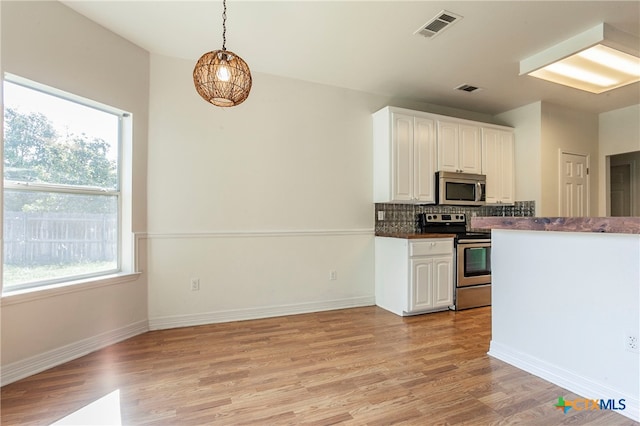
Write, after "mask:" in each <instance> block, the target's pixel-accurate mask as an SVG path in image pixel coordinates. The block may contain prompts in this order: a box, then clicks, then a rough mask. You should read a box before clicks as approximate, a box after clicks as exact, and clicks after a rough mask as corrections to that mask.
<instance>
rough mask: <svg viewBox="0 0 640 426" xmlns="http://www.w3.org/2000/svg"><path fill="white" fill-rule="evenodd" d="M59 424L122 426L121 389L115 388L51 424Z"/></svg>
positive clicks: (69, 425)
mask: <svg viewBox="0 0 640 426" xmlns="http://www.w3.org/2000/svg"><path fill="white" fill-rule="evenodd" d="M51 425H52V426H53V425H59V426H62V425H64V426H72V425H78V426H80V425H82V426H90V425H109V426H121V425H122V418H121V417H120V389H118V390H115V391H113V392H111V393H109V394H107V395H105V396H103V397H102V398H100V399H97V400H95V401H93V402H92V403H91V404H89V405H86V406H84V407H82V408H81V409H79V410H78V411H75V412H73V413H71V414H69V415H68V416H67V417H64V418H62V419H60V420H58V421H57V422H55V423H52V424H51Z"/></svg>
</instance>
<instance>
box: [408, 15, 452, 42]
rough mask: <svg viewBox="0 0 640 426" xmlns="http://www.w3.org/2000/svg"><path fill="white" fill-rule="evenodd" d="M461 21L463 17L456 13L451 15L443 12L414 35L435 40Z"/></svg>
mask: <svg viewBox="0 0 640 426" xmlns="http://www.w3.org/2000/svg"><path fill="white" fill-rule="evenodd" d="M460 19H462V16H460V15H456V14H455V13H451V12H448V11H446V10H442V11H440V13H438V14H437V15H436V16H435V17H434V18H432V19H431V20H430V21H429V22H427V23H426V24H424V25H423V26H421V27H420V28H418V29H417V30H416V31H415V32H414V34H420V35H422V36H425V37H427V38H433V37H435V36H437V35H438V34H440V33H441V32H443V31H444V30H445V29H447V28H449V27H451V26H452V25H453V24H455V23H456V22H458V21H459V20H460Z"/></svg>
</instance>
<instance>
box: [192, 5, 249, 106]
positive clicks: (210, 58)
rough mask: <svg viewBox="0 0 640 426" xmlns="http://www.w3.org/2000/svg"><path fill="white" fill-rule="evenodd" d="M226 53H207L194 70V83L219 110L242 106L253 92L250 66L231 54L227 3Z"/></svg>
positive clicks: (223, 45) (200, 93)
mask: <svg viewBox="0 0 640 426" xmlns="http://www.w3.org/2000/svg"><path fill="white" fill-rule="evenodd" d="M222 4H223V8H224V10H223V12H222V50H214V51H212V52H207V53H205V54H204V55H202V56H201V57H200V59H198V62H197V63H196V66H195V68H194V69H193V83H194V84H195V86H196V91H197V92H198V94H199V95H200V96H202V99H204V100H205V101H207V102H209V103H212V104H214V105H216V106H219V107H232V106H236V105H239V104H241V103H242V102H244V101H245V99H247V97H248V96H249V91H250V90H251V72H250V71H249V66H248V65H247V63H246V62H245V61H244V60H243V59H242V58H241V57H240V56H238V55H236V54H235V53H233V52H232V51H230V50H227V48H226V44H227V2H226V0H223V1H222Z"/></svg>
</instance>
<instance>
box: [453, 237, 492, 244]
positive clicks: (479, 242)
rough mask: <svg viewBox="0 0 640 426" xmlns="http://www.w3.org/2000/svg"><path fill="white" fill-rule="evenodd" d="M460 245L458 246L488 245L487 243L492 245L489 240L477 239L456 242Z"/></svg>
mask: <svg viewBox="0 0 640 426" xmlns="http://www.w3.org/2000/svg"><path fill="white" fill-rule="evenodd" d="M456 242H457V243H458V245H460V244H487V243H491V240H489V239H481V238H478V239H475V240H458V241H456Z"/></svg>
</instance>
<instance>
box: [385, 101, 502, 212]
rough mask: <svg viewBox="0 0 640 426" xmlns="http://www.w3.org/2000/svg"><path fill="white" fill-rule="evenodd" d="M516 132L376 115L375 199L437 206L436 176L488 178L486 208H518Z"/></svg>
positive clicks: (395, 111)
mask: <svg viewBox="0 0 640 426" xmlns="http://www.w3.org/2000/svg"><path fill="white" fill-rule="evenodd" d="M514 161H515V160H514V135H513V129H511V128H509V127H504V126H498V125H493V124H486V123H481V122H476V121H469V120H464V119H457V118H453V117H446V116H442V115H437V114H430V113H426V112H419V111H412V110H408V109H404V108H395V107H386V108H383V109H381V110H380V111H378V112H376V113H374V114H373V186H374V188H373V199H374V202H376V203H389V202H392V203H416V204H434V203H435V202H436V197H435V186H436V185H435V172H436V171H447V172H458V173H474V174H484V175H486V176H487V184H486V202H487V204H513V202H514V199H515V195H514V188H515V184H514V175H515V173H514Z"/></svg>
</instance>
